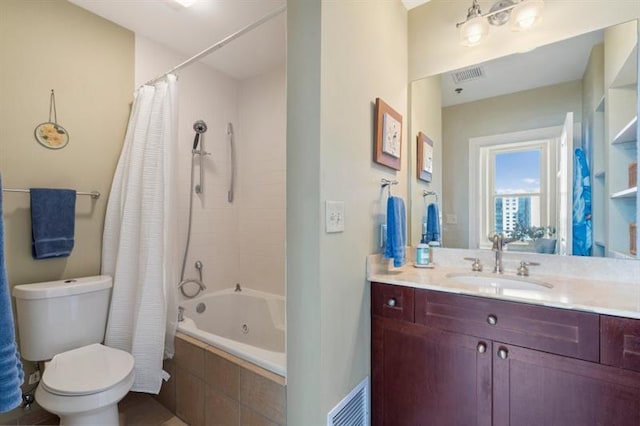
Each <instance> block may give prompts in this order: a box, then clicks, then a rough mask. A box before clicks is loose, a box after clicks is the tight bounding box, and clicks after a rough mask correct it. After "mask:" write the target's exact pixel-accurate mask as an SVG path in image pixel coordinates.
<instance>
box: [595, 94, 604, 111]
mask: <svg viewBox="0 0 640 426" xmlns="http://www.w3.org/2000/svg"><path fill="white" fill-rule="evenodd" d="M596 111H597V112H604V95H602V97H601V98H600V100H599V101H598V104H597V105H596Z"/></svg>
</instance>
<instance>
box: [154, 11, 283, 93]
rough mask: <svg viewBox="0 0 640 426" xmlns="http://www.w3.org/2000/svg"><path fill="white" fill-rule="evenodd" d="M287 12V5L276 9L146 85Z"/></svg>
mask: <svg viewBox="0 0 640 426" xmlns="http://www.w3.org/2000/svg"><path fill="white" fill-rule="evenodd" d="M285 10H287V5H286V4H285V5H283V6H281V7H279V8H278V9H275V10H274V11H272V12H270V13H268V14H266V15H265V16H263V17H262V18H260V19H258V20H257V21H255V22H254V23H252V24H249V25H247V26H246V27H244V28H241V29H239V30H238V31H236V32H235V33H233V34H231V35H229V36H227V37H225V38H223V39H222V40H220V41H219V42H217V43H216V44H213V45H211V46H209V47H207V48H206V49H204V50H203V51H202V52H200V53H198V54H196V55H194V56H192V57H191V58H189V59H187V60H186V61H184V62H182V63H181V64H178V65H176V66H175V67H173V68H171V69H170V70H169V71H167V72H165V73H164V74H161V75H159V76H158V77H156V78H154V79H151V80H149V81H147V82H146V83H145V84H144V85H149V84H153V83H155V82H157V81H158V80H161V79H162V78H164V77H165V76H167V75H169V74H171V73H174V72H176V71H178V70H181V69H182V68H184V67H187V66H189V65H191V64H192V63H194V62H196V61H197V60H199V59H200V58H203V57H205V56H207V55H209V54H210V53H213V52H215V51H216V50H218V49H220V48H221V47H223V46H224V45H226V44H227V43H229V42H231V41H233V40H235V39H237V38H238V37H240V36H241V35H243V34H245V33H247V32H249V31H251V30H252V29H254V28H256V27H259V26H260V25H262V24H264V23H265V22H267V21H269V20H271V19H272V18H275V17H276V16H278V15H280V14H281V13H282V12H284V11H285Z"/></svg>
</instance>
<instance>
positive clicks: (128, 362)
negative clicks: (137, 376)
mask: <svg viewBox="0 0 640 426" xmlns="http://www.w3.org/2000/svg"><path fill="white" fill-rule="evenodd" d="M132 370H133V356H131V354H130V353H128V352H125V351H122V350H120V349H114V348H109V347H107V346H103V345H101V344H98V343H94V344H92V345H88V346H83V347H81V348H78V349H73V350H70V351H67V352H63V353H60V354H58V355H56V356H54V357H53V359H52V360H51V362H50V363H49V365H48V366H47V368H45V370H44V374H43V375H42V384H43V385H44V387H45V388H46V389H47V390H49V391H50V392H52V393H55V394H58V395H89V394H92V393H98V392H102V391H104V390H106V389H109V388H110V387H113V386H115V385H117V384H118V383H120V382H121V381H123V380H124V379H125V378H127V376H129V374H131V371H132Z"/></svg>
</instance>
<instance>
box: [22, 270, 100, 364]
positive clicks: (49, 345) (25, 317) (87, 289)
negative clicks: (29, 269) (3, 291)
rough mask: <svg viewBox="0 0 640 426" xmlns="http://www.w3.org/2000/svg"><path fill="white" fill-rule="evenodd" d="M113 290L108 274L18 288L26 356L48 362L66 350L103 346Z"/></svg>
mask: <svg viewBox="0 0 640 426" xmlns="http://www.w3.org/2000/svg"><path fill="white" fill-rule="evenodd" d="M111 287H112V280H111V277H110V276H108V275H100V276H95V277H84V278H75V279H68V280H61V281H49V282H43V283H35V284H22V285H17V286H15V287H14V288H13V296H14V297H15V298H16V312H17V320H18V336H19V341H20V352H21V354H22V357H23V358H24V359H27V360H29V361H44V360H48V359H51V358H53V356H54V355H56V354H58V353H61V352H64V351H68V350H71V349H75V348H79V347H81V346H85V345H89V344H91V343H102V341H103V340H104V332H105V328H106V325H107V315H108V313H109V298H110V295H111Z"/></svg>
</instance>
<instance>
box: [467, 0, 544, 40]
mask: <svg viewBox="0 0 640 426" xmlns="http://www.w3.org/2000/svg"><path fill="white" fill-rule="evenodd" d="M542 9H544V0H519V1H518V0H498V1H497V2H495V3H494V4H493V6H491V9H490V10H489V13H485V14H484V15H483V14H482V11H481V10H480V4H478V0H473V4H472V5H471V7H470V8H469V10H468V11H467V19H465V21H464V22H459V23H458V24H456V27H457V28H458V29H459V32H460V44H462V45H464V46H475V45H476V44H478V43H480V41H482V39H483V38H485V37H486V36H487V35H488V34H489V25H494V26H501V25H504V24H506V23H507V22H511V31H524V30H528V29H529V28H531V27H533V26H534V25H535V24H536V23H537V22H538V21H540V18H541V17H542Z"/></svg>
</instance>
